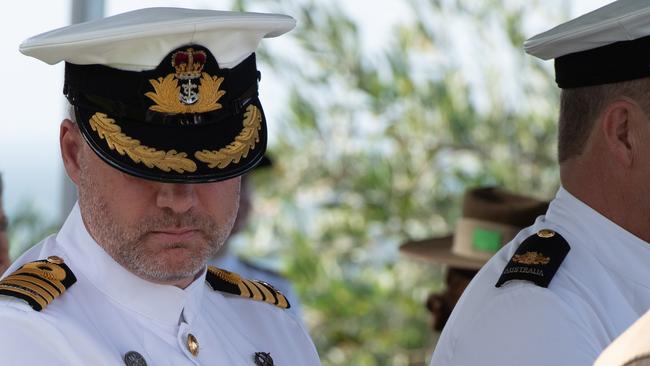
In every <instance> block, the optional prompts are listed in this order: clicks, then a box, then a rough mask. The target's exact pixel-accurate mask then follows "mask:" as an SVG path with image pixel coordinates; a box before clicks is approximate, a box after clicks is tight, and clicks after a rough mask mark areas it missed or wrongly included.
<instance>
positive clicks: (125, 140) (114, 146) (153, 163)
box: [90, 113, 196, 173]
mask: <svg viewBox="0 0 650 366" xmlns="http://www.w3.org/2000/svg"><path fill="white" fill-rule="evenodd" d="M90 127H91V128H92V129H93V131H96V132H97V134H98V135H99V137H100V138H102V139H104V140H106V143H107V144H108V147H109V148H110V149H111V150H116V151H117V152H118V153H119V154H120V155H125V154H126V155H128V156H129V157H130V158H131V160H133V161H134V162H136V163H143V164H144V165H146V166H147V167H148V168H154V167H156V168H158V169H160V170H162V171H165V172H169V171H170V170H174V171H175V172H177V173H184V172H186V171H187V172H190V173H192V172H194V171H196V163H195V162H194V161H192V160H191V159H188V158H187V154H186V153H184V152H180V153H179V152H177V151H176V150H169V151H162V150H156V149H154V148H151V147H148V146H145V145H142V144H141V143H140V141H139V140H136V139H134V138H131V137H129V136H127V135H125V134H124V133H122V129H121V128H120V126H118V125H117V124H116V123H115V120H114V119H112V118H108V116H107V115H106V114H104V113H95V114H94V115H93V116H92V117H91V118H90Z"/></svg>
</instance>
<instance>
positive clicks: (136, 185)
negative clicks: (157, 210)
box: [83, 151, 155, 221]
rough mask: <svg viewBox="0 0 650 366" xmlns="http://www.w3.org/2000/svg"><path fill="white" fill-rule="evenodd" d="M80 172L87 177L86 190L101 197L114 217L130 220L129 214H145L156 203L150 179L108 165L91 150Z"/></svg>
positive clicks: (134, 215)
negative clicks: (131, 174) (137, 176)
mask: <svg viewBox="0 0 650 366" xmlns="http://www.w3.org/2000/svg"><path fill="white" fill-rule="evenodd" d="M83 174H84V175H86V176H87V177H88V179H86V182H87V184H86V187H85V189H87V190H88V191H89V192H90V194H92V195H97V196H98V197H101V198H102V201H103V203H104V204H105V205H106V206H108V207H107V209H109V210H110V211H112V212H113V213H116V214H119V215H117V216H116V217H123V218H125V220H129V221H130V220H131V217H138V216H141V215H142V214H144V212H145V209H146V208H147V207H149V208H150V207H152V205H153V203H154V202H155V199H154V196H155V190H154V189H153V187H152V184H151V183H150V182H148V181H146V180H143V179H139V178H136V177H133V176H130V175H128V174H125V173H122V172H120V171H119V170H117V169H114V168H112V167H110V166H109V165H108V164H106V163H104V161H102V160H101V159H100V158H99V157H97V155H95V153H94V152H92V151H89V155H88V160H87V164H85V167H84V171H83Z"/></svg>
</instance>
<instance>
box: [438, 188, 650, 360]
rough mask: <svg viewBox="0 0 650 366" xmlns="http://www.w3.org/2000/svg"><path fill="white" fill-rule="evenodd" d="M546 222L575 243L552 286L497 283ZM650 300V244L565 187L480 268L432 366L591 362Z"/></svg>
mask: <svg viewBox="0 0 650 366" xmlns="http://www.w3.org/2000/svg"><path fill="white" fill-rule="evenodd" d="M540 229H551V230H554V231H556V232H558V233H559V234H561V235H562V236H563V237H564V239H566V241H567V242H568V243H569V245H570V246H571V250H570V251H569V253H568V254H567V256H566V258H565V259H564V262H563V263H562V264H561V266H560V268H559V269H558V271H557V273H556V274H555V277H553V279H552V281H551V283H550V284H549V287H548V288H543V287H539V286H537V285H535V284H534V283H532V282H528V281H523V280H514V281H510V282H507V283H506V284H504V285H503V286H502V287H501V288H496V287H495V284H496V282H497V280H498V279H499V277H500V276H501V273H502V271H503V269H504V268H505V266H506V264H507V263H508V261H509V260H510V258H511V257H512V256H513V254H514V253H515V251H516V250H517V247H518V245H519V244H520V243H521V242H522V241H523V240H525V239H526V238H527V237H529V236H530V235H532V234H534V233H536V232H537V231H538V230H540ZM649 307H650V245H648V243H646V242H644V241H642V240H641V239H639V238H637V237H636V236H634V235H632V234H631V233H629V232H627V231H625V230H624V229H622V228H621V227H619V226H618V225H616V224H614V223H613V222H611V221H610V220H608V219H607V218H605V217H604V216H602V215H600V214H599V213H597V212H596V211H594V210H593V209H591V208H590V207H589V206H587V205H585V204H584V203H582V202H581V201H579V200H578V199H576V198H575V197H574V196H572V195H571V194H570V193H569V192H568V191H566V190H565V189H563V188H560V190H559V191H558V193H557V196H556V198H555V199H554V200H553V201H552V202H551V205H550V207H549V209H548V211H547V213H546V215H545V216H543V217H539V218H538V219H537V221H536V222H535V224H534V225H533V226H531V227H529V228H526V229H524V230H522V231H521V232H520V233H519V234H518V235H517V236H516V237H515V239H513V241H512V242H510V243H509V244H508V245H506V246H505V247H504V248H502V249H501V250H500V251H499V252H498V253H497V254H496V255H495V256H494V257H493V258H492V259H490V261H489V262H488V263H487V264H486V265H485V266H484V267H483V268H482V269H481V271H480V272H479V273H478V274H477V275H476V277H475V278H474V280H473V281H472V282H471V283H470V285H469V286H468V288H467V290H466V291H465V293H464V294H463V296H462V297H461V298H460V300H459V302H458V304H457V305H456V308H455V309H454V311H453V312H452V314H451V317H450V319H449V321H448V322H447V325H446V326H445V328H444V330H443V332H442V334H441V337H440V340H439V342H438V344H437V346H436V349H435V351H434V353H433V358H432V360H431V365H432V366H470V365H471V366H476V365H487V366H490V365H495V366H497V365H498V366H515V365H517V366H520V365H526V366H542V365H543V366H549V365H553V366H560V365H567V366H569V365H570V366H587V365H591V364H592V363H593V362H594V360H595V359H596V358H597V357H598V354H599V353H600V352H601V351H602V350H603V349H604V348H605V347H606V346H607V345H608V344H609V343H610V342H611V341H612V340H613V339H614V338H616V336H618V335H619V334H620V333H621V332H623V331H624V330H625V329H626V328H627V327H628V326H629V325H630V324H632V322H634V321H635V320H636V319H637V318H638V317H639V316H641V315H642V314H643V313H645V311H646V310H648V308H649Z"/></svg>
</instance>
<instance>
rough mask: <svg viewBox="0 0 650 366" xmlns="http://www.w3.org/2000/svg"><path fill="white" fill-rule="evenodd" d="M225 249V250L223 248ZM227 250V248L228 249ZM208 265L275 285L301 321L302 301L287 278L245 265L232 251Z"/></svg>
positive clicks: (209, 262)
mask: <svg viewBox="0 0 650 366" xmlns="http://www.w3.org/2000/svg"><path fill="white" fill-rule="evenodd" d="M222 249H223V248H222ZM226 250H227V248H226ZM208 264H209V265H211V266H215V267H218V268H221V269H225V270H228V271H230V272H235V273H237V274H238V275H240V276H242V277H243V278H246V279H249V280H261V281H264V282H267V283H270V284H271V285H273V287H274V288H275V289H277V290H278V291H280V292H281V293H282V294H283V295H284V296H285V297H286V298H287V300H288V301H289V304H290V305H291V307H290V308H289V309H288V311H289V312H291V313H293V314H294V315H295V316H297V317H298V319H300V318H301V317H302V311H301V309H300V308H301V307H300V301H298V295H296V292H295V291H294V290H293V286H292V285H291V282H289V280H287V279H286V278H284V277H282V276H280V275H276V274H273V273H272V272H270V271H265V270H263V269H258V268H255V267H253V266H251V265H250V264H248V263H245V262H244V261H243V260H242V259H241V258H239V257H238V256H236V255H235V254H233V253H232V252H231V251H230V250H227V251H226V253H225V254H223V255H221V256H220V257H217V258H212V259H210V260H209V261H208Z"/></svg>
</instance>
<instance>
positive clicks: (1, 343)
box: [0, 301, 83, 366]
mask: <svg viewBox="0 0 650 366" xmlns="http://www.w3.org/2000/svg"><path fill="white" fill-rule="evenodd" d="M3 302H6V301H3ZM20 307H22V308H24V309H21V308H20ZM0 324H1V325H0V326H2V333H0V363H1V364H2V365H7V366H14V365H16V366H18V365H49V366H82V365H83V363H82V362H81V360H79V358H78V357H77V356H76V354H75V352H74V351H73V350H72V349H71V347H70V342H71V341H72V342H74V340H70V339H68V337H66V336H65V335H64V334H62V333H61V332H59V331H58V330H57V329H55V328H54V327H52V326H51V325H50V324H49V323H48V322H46V321H44V320H43V317H42V316H39V313H38V312H36V311H34V310H32V309H31V308H29V306H27V305H25V304H15V306H14V304H10V305H7V306H5V304H3V307H2V308H0Z"/></svg>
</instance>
